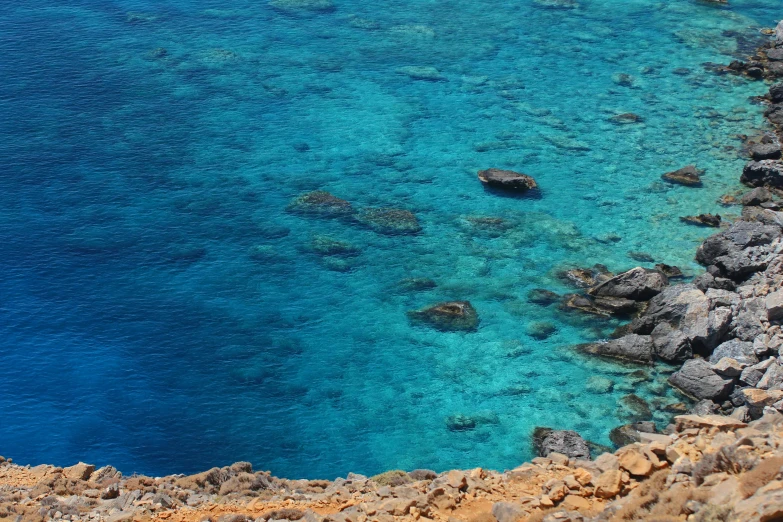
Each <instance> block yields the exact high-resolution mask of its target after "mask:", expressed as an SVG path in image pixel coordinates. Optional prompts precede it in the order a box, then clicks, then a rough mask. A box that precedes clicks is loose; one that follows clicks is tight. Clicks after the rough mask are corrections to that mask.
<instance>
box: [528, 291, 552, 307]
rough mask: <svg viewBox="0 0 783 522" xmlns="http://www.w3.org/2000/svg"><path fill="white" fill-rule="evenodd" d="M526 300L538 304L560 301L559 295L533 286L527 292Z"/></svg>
mask: <svg viewBox="0 0 783 522" xmlns="http://www.w3.org/2000/svg"><path fill="white" fill-rule="evenodd" d="M527 300H528V301H530V302H531V303H535V304H537V305H540V306H549V305H552V304H554V303H556V302H558V301H560V295H558V294H556V293H555V292H552V291H550V290H546V289H544V288H534V289H532V290H531V291H529V292H528V293H527Z"/></svg>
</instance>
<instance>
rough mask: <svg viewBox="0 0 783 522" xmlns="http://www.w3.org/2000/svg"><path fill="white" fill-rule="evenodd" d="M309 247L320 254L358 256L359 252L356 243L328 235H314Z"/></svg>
mask: <svg viewBox="0 0 783 522" xmlns="http://www.w3.org/2000/svg"><path fill="white" fill-rule="evenodd" d="M309 248H310V250H311V251H312V252H314V253H316V254H318V255H322V256H358V255H359V254H360V253H361V249H360V248H359V247H357V246H356V245H353V244H351V243H349V242H347V241H342V240H340V239H335V238H333V237H330V236H314V237H313V239H312V240H311V241H310V244H309Z"/></svg>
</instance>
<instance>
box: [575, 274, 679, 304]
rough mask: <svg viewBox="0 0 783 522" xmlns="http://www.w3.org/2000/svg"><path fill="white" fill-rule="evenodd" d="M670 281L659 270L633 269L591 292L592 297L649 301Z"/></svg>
mask: <svg viewBox="0 0 783 522" xmlns="http://www.w3.org/2000/svg"><path fill="white" fill-rule="evenodd" d="M668 284H669V279H668V278H667V277H666V276H665V275H663V273H661V272H659V271H658V270H650V269H648V268H641V267H637V268H633V269H631V270H629V271H627V272H623V273H622V274H619V275H616V276H614V277H612V278H611V279H609V280H608V281H605V282H603V283H601V284H599V285H597V286H594V287H593V288H591V289H590V290H589V293H590V294H591V295H595V296H602V297H620V298H624V299H632V300H634V301H647V300H648V299H651V298H653V297H655V296H656V295H658V294H659V293H661V290H663V289H664V288H665V287H666V285H668Z"/></svg>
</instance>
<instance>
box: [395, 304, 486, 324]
mask: <svg viewBox="0 0 783 522" xmlns="http://www.w3.org/2000/svg"><path fill="white" fill-rule="evenodd" d="M408 316H409V317H410V318H411V319H412V320H414V321H416V322H421V323H424V324H427V325H428V326H431V327H433V328H436V329H438V330H444V331H452V330H461V331H472V330H475V329H476V328H478V324H479V316H478V313H477V312H476V309H475V308H473V305H471V304H470V302H468V301H450V302H446V303H439V304H436V305H434V306H431V307H429V308H425V309H424V310H418V311H411V312H408Z"/></svg>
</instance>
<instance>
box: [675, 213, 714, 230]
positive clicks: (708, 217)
mask: <svg viewBox="0 0 783 522" xmlns="http://www.w3.org/2000/svg"><path fill="white" fill-rule="evenodd" d="M680 221H682V222H683V223H688V224H690V225H697V226H701V227H715V228H718V227H720V223H721V218H720V215H718V214H699V215H698V216H682V217H681V218H680Z"/></svg>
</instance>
